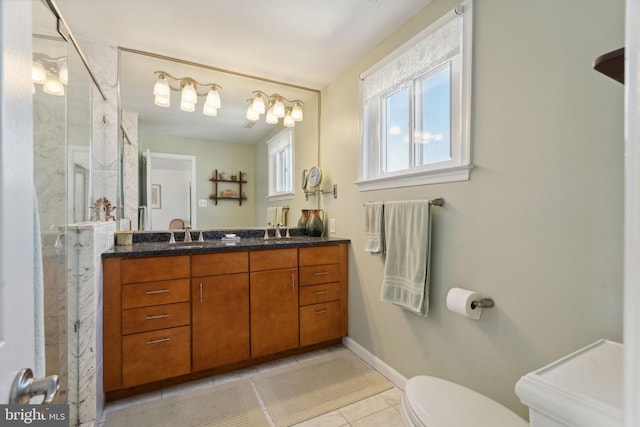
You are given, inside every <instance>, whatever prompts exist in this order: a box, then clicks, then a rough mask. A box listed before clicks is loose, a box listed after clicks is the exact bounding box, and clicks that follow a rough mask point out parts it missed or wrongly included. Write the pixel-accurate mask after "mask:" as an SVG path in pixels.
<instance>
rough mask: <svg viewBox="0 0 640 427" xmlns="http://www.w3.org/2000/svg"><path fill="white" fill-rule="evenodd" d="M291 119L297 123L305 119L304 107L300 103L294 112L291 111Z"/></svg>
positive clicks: (297, 103) (295, 106)
mask: <svg viewBox="0 0 640 427" xmlns="http://www.w3.org/2000/svg"><path fill="white" fill-rule="evenodd" d="M291 118H292V119H293V120H294V121H296V122H301V121H302V119H303V118H304V114H303V113H302V105H300V103H299V102H296V105H294V106H293V110H291Z"/></svg>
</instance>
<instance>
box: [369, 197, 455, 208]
mask: <svg viewBox="0 0 640 427" xmlns="http://www.w3.org/2000/svg"><path fill="white" fill-rule="evenodd" d="M382 203H383V204H384V202H382ZM365 204H366V203H363V204H362V206H364V205H365ZM429 204H430V205H432V206H444V198H443V197H438V198H436V199H431V200H429Z"/></svg>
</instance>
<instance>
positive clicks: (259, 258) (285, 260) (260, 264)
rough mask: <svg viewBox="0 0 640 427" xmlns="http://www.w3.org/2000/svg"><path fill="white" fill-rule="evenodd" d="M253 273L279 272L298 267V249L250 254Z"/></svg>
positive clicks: (271, 250) (253, 252)
mask: <svg viewBox="0 0 640 427" xmlns="http://www.w3.org/2000/svg"><path fill="white" fill-rule="evenodd" d="M249 266H250V267H251V271H263V270H279V269H282V268H296V267H297V266H298V249H296V248H289V249H270V250H266V251H251V252H250V253H249Z"/></svg>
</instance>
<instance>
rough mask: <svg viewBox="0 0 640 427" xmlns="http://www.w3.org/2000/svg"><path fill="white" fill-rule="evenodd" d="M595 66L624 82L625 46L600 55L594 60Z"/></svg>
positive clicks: (598, 69) (597, 69)
mask: <svg viewBox="0 0 640 427" xmlns="http://www.w3.org/2000/svg"><path fill="white" fill-rule="evenodd" d="M593 68H594V69H595V70H596V71H600V72H601V73H602V74H604V75H606V76H609V77H611V78H612V79H614V80H615V81H617V82H620V83H622V84H624V48H620V49H617V50H614V51H612V52H609V53H605V54H604V55H600V56H599V57H597V58H596V60H595V61H593Z"/></svg>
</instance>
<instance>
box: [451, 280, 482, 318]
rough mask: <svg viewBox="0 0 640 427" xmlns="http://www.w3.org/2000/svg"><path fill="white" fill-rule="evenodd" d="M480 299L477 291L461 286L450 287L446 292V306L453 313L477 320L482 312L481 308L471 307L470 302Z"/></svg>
mask: <svg viewBox="0 0 640 427" xmlns="http://www.w3.org/2000/svg"><path fill="white" fill-rule="evenodd" d="M481 299H482V296H481V295H480V294H479V293H477V292H472V291H470V290H467V289H462V288H451V289H450V290H449V293H447V308H448V309H449V310H451V311H453V312H454V313H458V314H461V315H463V316H465V317H468V318H469V319H476V320H477V319H479V318H480V314H482V308H480V307H476V308H471V303H472V302H473V301H480V300H481Z"/></svg>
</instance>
